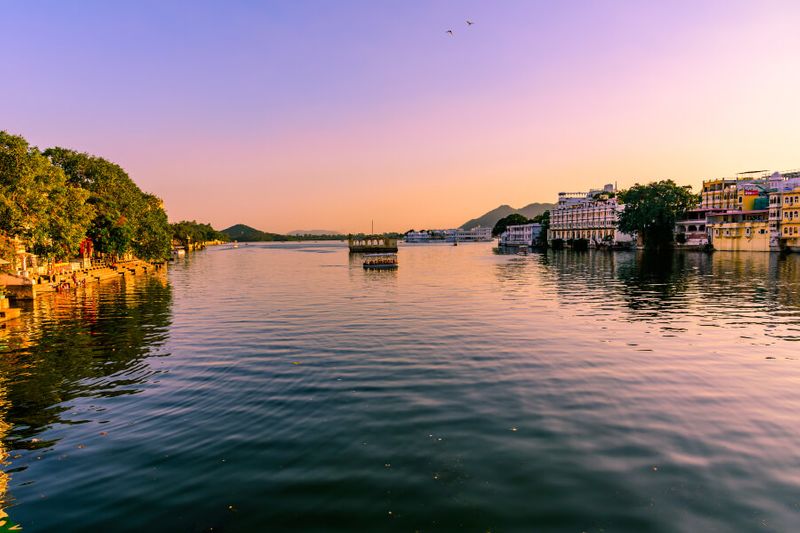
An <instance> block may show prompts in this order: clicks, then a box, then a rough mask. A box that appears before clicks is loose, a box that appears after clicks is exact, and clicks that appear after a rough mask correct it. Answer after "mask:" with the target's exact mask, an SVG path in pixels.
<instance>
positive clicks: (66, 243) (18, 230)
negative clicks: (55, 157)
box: [0, 131, 94, 259]
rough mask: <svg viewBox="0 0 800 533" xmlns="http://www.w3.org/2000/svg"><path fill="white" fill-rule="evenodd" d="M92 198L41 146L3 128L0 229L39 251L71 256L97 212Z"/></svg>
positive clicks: (0, 135)
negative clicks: (40, 148)
mask: <svg viewBox="0 0 800 533" xmlns="http://www.w3.org/2000/svg"><path fill="white" fill-rule="evenodd" d="M87 199H88V194H87V193H86V191H84V190H83V189H81V188H79V187H76V186H74V185H72V184H71V183H69V182H68V180H67V178H66V176H65V175H64V172H63V171H62V170H61V169H60V168H58V167H56V166H54V165H52V164H51V162H50V161H49V159H48V158H47V157H45V156H44V155H43V154H42V153H41V152H39V150H38V148H36V147H32V146H29V145H28V143H27V141H25V139H23V138H22V137H20V136H17V135H11V134H9V133H7V132H5V131H0V231H2V232H4V233H5V234H6V235H8V236H11V237H19V238H21V239H23V240H24V241H26V243H27V244H28V245H29V246H30V248H31V249H32V251H33V252H34V253H36V254H39V255H42V256H45V257H47V258H51V259H53V258H54V259H66V258H69V257H70V256H72V255H73V254H74V253H75V252H76V251H77V249H78V246H79V244H80V241H81V240H82V239H83V236H84V235H85V233H86V229H87V227H88V225H89V222H90V220H91V219H92V216H93V212H94V210H93V208H92V207H91V206H90V205H88V204H87Z"/></svg>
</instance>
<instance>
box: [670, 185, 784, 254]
mask: <svg viewBox="0 0 800 533" xmlns="http://www.w3.org/2000/svg"><path fill="white" fill-rule="evenodd" d="M749 174H750V175H751V176H752V174H755V173H749ZM704 209H705V210H706V218H707V224H706V226H707V229H708V235H709V242H710V243H711V244H712V245H713V246H714V249H715V250H748V251H765V252H766V251H780V250H786V251H800V171H792V172H785V173H783V174H782V173H780V172H775V173H774V174H772V175H771V176H766V175H762V176H760V177H750V178H745V179H736V180H728V179H725V180H710V181H706V182H704V183H703V199H702V201H701V205H700V208H699V209H698V210H695V211H702V210H704ZM690 214H691V212H690ZM688 216H689V215H688V214H687V217H688ZM685 222H686V221H681V222H680V223H679V227H680V226H681V225H683V224H685ZM679 231H680V230H679Z"/></svg>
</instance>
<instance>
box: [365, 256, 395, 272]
mask: <svg viewBox="0 0 800 533" xmlns="http://www.w3.org/2000/svg"><path fill="white" fill-rule="evenodd" d="M364 268H365V269H367V270H393V269H395V268H397V254H394V253H388V254H364Z"/></svg>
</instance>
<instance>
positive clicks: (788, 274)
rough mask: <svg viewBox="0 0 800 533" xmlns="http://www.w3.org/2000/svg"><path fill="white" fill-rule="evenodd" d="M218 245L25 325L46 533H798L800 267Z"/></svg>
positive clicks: (6, 340)
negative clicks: (392, 257) (359, 253)
mask: <svg viewBox="0 0 800 533" xmlns="http://www.w3.org/2000/svg"><path fill="white" fill-rule="evenodd" d="M399 259H400V268H399V269H398V270H397V271H396V272H386V271H384V272H365V271H364V270H363V269H362V268H361V264H360V262H359V261H358V260H356V259H354V258H352V259H351V258H349V257H348V253H347V249H346V247H345V246H343V245H342V244H339V243H329V244H286V245H281V244H270V245H267V244H258V245H249V246H241V247H240V248H238V249H232V248H229V247H217V248H214V249H209V250H207V251H204V252H200V253H197V254H194V255H192V256H190V257H188V258H186V259H185V260H181V261H179V262H178V263H176V264H174V265H172V266H171V267H170V270H169V272H168V273H167V274H165V275H161V276H159V275H156V276H142V277H138V278H135V279H132V280H130V279H129V280H127V281H124V282H123V281H120V282H109V283H106V284H102V285H96V286H92V287H87V288H85V289H81V290H79V291H78V292H76V293H70V294H56V295H50V296H46V297H43V298H40V299H39V300H37V301H36V302H35V303H32V304H28V305H27V307H26V313H25V314H24V317H23V318H22V319H20V320H18V321H16V322H13V323H10V324H8V325H7V326H6V327H4V328H3V329H0V356H1V357H0V419H1V420H0V421H1V422H2V424H0V430H2V432H3V434H4V439H3V442H4V444H5V448H6V450H5V451H6V452H7V453H8V456H7V457H6V461H5V467H4V472H5V474H4V475H3V477H2V479H0V489H2V488H3V487H4V488H5V496H4V501H5V506H6V511H7V512H8V514H9V516H10V519H11V520H12V521H14V522H16V523H19V524H21V525H22V526H23V528H24V530H25V531H237V532H238V531H241V532H251V531H268V530H269V531H279V530H307V531H335V530H340V531H382V530H387V531H450V530H464V531H487V530H490V531H575V532H581V531H587V532H589V531H592V532H600V531H693V532H694V531H761V530H765V531H795V530H796V529H797V527H798V524H800V452H799V451H798V446H800V343H798V341H800V257H797V256H789V257H784V258H781V257H778V256H777V255H774V254H738V255H737V254H732V253H716V254H714V255H705V254H699V253H686V254H674V255H666V256H663V255H662V256H647V255H642V254H641V253H639V254H636V253H608V252H597V253H577V252H569V251H563V252H550V253H548V254H532V255H529V256H516V255H512V256H508V255H498V254H496V253H494V252H493V250H492V247H491V245H488V244H473V245H461V246H458V247H453V246H444V245H441V246H440V245H420V246H405V247H402V248H401V249H400V253H399Z"/></svg>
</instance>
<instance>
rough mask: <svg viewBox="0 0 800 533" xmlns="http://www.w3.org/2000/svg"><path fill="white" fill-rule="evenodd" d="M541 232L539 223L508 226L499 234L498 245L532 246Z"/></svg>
mask: <svg viewBox="0 0 800 533" xmlns="http://www.w3.org/2000/svg"><path fill="white" fill-rule="evenodd" d="M541 233H542V225H541V224H535V223H531V224H517V225H513V226H508V227H507V228H506V231H504V232H503V234H502V235H500V246H534V245H535V244H536V241H537V240H538V239H539V235H541Z"/></svg>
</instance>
